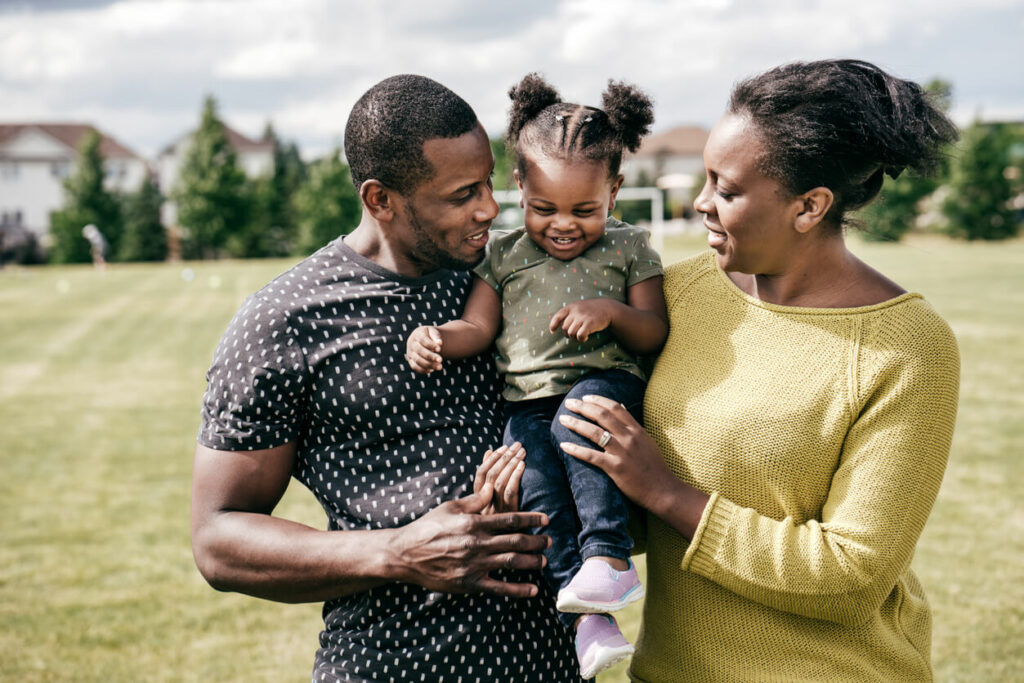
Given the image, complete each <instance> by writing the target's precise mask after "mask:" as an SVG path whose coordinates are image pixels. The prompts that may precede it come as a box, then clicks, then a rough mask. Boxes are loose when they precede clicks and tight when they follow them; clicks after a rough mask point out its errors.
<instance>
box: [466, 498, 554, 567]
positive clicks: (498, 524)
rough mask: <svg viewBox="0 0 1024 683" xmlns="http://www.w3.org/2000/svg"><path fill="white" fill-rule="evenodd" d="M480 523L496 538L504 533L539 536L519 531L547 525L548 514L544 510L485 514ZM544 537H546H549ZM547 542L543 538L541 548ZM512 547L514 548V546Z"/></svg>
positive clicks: (483, 528)
mask: <svg viewBox="0 0 1024 683" xmlns="http://www.w3.org/2000/svg"><path fill="white" fill-rule="evenodd" d="M488 483H489V482H488ZM478 523H479V525H480V526H479V528H480V530H481V531H483V532H485V533H487V534H490V535H491V536H494V537H496V538H501V537H503V536H502V535H503V534H504V535H517V534H518V535H522V536H524V537H526V538H538V537H537V536H530V535H529V534H528V533H519V532H528V531H529V530H530V529H534V528H536V527H542V526H547V525H548V516H547V515H545V514H544V513H543V512H502V513H499V514H495V515H485V516H483V517H481V518H480V519H479V520H478ZM542 538H544V539H546V538H547V537H542ZM547 543H548V541H547V540H542V542H541V550H543V549H544V548H546V547H547ZM510 549H513V550H514V548H510ZM530 550H531V551H532V550H535V548H533V547H532V546H531V547H530Z"/></svg>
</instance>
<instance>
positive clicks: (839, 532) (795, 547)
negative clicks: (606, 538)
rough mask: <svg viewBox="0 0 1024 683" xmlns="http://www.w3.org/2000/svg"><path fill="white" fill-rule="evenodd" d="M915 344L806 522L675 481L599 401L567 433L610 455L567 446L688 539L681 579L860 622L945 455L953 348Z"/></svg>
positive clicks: (899, 555) (953, 394)
mask: <svg viewBox="0 0 1024 683" xmlns="http://www.w3.org/2000/svg"><path fill="white" fill-rule="evenodd" d="M923 336H925V335H922V337H923ZM916 342H917V343H916V346H917V348H916V349H913V350H909V351H908V350H907V349H903V354H902V355H901V356H900V357H899V361H897V362H893V363H892V365H891V367H889V368H887V369H886V371H885V372H883V373H881V374H880V376H879V378H878V379H877V380H875V382H874V387H873V388H872V389H871V390H870V391H868V392H867V393H866V394H865V395H864V398H863V399H862V403H861V407H860V409H859V411H858V414H857V417H856V419H855V420H854V423H853V424H852V426H851V427H850V429H849V432H848V434H847V438H846V440H845V442H844V445H843V449H842V452H841V454H840V459H839V464H838V466H837V469H836V472H835V474H834V475H833V477H832V482H831V486H830V489H829V491H828V495H827V498H826V500H825V502H824V504H823V506H822V508H821V511H820V514H818V515H816V517H815V518H813V519H808V520H806V521H802V522H797V521H796V520H794V519H792V518H785V519H774V518H771V517H768V516H766V515H763V514H761V513H759V512H758V511H757V510H755V509H751V508H745V507H742V506H740V505H737V504H736V503H734V502H733V501H731V500H728V499H726V498H725V497H723V496H720V495H718V494H712V495H711V496H710V497H709V496H706V495H704V494H702V493H701V492H699V491H696V490H695V489H693V488H692V487H690V486H687V485H686V484H685V483H683V482H680V481H678V480H677V479H675V478H674V477H673V476H672V475H671V473H670V472H669V471H668V470H667V468H666V467H664V466H663V465H662V466H658V465H657V463H655V462H654V460H653V458H652V456H651V454H650V451H651V449H650V447H649V446H648V445H645V444H646V441H645V440H644V439H643V438H640V436H639V435H638V434H637V432H636V430H637V429H639V425H636V426H634V425H632V424H630V423H629V422H628V421H627V420H626V418H627V417H628V416H623V415H622V414H624V413H625V411H623V410H620V409H618V408H617V407H615V406H610V407H609V406H608V405H607V404H603V403H602V400H601V399H599V398H596V397H595V398H593V399H590V400H586V401H584V402H582V403H580V404H579V405H578V406H577V408H578V410H579V412H580V414H581V415H583V416H585V417H587V418H588V419H591V420H594V421H595V422H597V423H598V424H599V425H600V426H596V427H595V426H592V425H588V424H587V423H586V422H584V421H583V420H575V421H570V422H568V423H567V426H568V427H570V428H572V429H574V430H575V431H577V432H579V433H580V434H582V435H584V436H587V437H588V438H591V439H595V440H598V442H599V439H600V435H601V433H602V431H603V430H604V429H607V430H608V432H609V433H610V434H611V439H610V440H609V441H608V445H607V447H606V449H605V451H604V452H601V451H595V450H593V449H586V448H581V447H578V446H571V445H563V448H565V450H566V451H567V452H569V453H570V454H572V455H574V456H576V457H579V458H581V459H583V460H585V461H587V462H591V463H593V464H595V465H597V466H598V467H601V468H602V469H604V470H605V471H607V472H608V474H609V475H610V476H611V477H612V478H613V479H614V480H615V481H616V483H617V484H619V485H620V487H621V488H622V490H623V492H624V493H626V495H628V496H630V497H631V498H633V499H634V500H636V501H637V502H638V503H640V504H642V505H644V506H646V507H648V509H649V510H651V512H653V513H654V514H656V515H658V516H659V517H661V518H662V519H663V520H664V521H665V522H666V523H667V524H669V525H670V526H672V527H673V528H675V529H676V530H677V531H678V532H679V533H680V534H682V535H683V536H684V537H686V538H689V539H691V544H690V546H689V548H688V549H687V551H686V554H685V556H684V558H683V562H682V568H683V569H684V570H687V571H691V572H694V573H696V574H699V575H701V576H703V577H705V578H707V579H709V580H711V581H714V582H716V583H718V584H719V585H721V586H723V587H724V588H727V589H728V590H730V591H732V592H734V593H737V594H738V595H741V596H743V597H745V598H747V599H750V600H753V601H755V602H758V603H760V604H763V605H767V606H769V607H772V608H773V609H777V610H780V611H785V612H791V613H795V614H800V615H802V616H807V617H812V618H815V619H823V620H827V621H832V622H835V623H839V624H843V625H856V624H859V623H862V622H863V621H865V620H867V619H870V618H871V617H872V616H873V615H874V614H876V613H877V612H878V610H879V609H880V608H881V605H882V603H883V602H884V601H885V600H886V599H887V598H888V597H889V595H890V594H891V592H892V590H893V587H894V586H895V585H896V582H897V580H898V579H899V577H900V575H901V574H902V572H903V571H905V570H906V568H907V567H908V566H909V564H910V561H911V559H912V557H913V551H914V547H915V546H916V544H917V541H918V538H919V537H920V534H921V531H922V529H923V527H924V524H925V521H926V520H927V518H928V515H929V513H930V511H931V508H932V505H933V504H934V501H935V498H936V496H937V494H938V490H939V485H940V483H941V481H942V475H943V472H944V470H945V466H946V460H947V457H948V454H949V447H950V442H951V438H952V432H953V425H954V423H955V419H956V406H957V393H958V392H957V386H958V378H959V373H958V367H959V361H958V356H957V352H956V344H955V340H953V339H952V336H951V335H950V336H949V337H948V338H944V339H940V338H925V339H919V340H916ZM620 413H621V414H620ZM627 454H628V457H627ZM709 457H710V456H709ZM796 476H798V475H796ZM702 500H703V505H702V503H701V501H702ZM698 513H699V514H698Z"/></svg>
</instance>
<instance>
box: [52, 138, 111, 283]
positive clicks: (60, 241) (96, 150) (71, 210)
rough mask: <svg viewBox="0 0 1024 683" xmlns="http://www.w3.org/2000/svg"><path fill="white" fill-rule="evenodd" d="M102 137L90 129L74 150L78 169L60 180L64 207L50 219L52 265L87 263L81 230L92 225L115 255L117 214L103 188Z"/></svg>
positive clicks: (87, 256)
mask: <svg viewBox="0 0 1024 683" xmlns="http://www.w3.org/2000/svg"><path fill="white" fill-rule="evenodd" d="M101 142H102V138H101V137H100V134H99V133H98V132H96V131H95V130H90V131H89V132H88V133H86V135H85V137H84V138H82V142H81V145H80V147H79V150H78V166H77V167H76V169H75V172H74V174H72V175H71V177H69V178H68V179H67V180H66V181H64V192H65V195H66V201H65V204H64V208H63V209H62V210H60V211H55V212H54V213H53V214H51V216H50V234H51V236H52V237H53V240H54V242H53V247H52V249H51V250H50V260H51V261H53V262H54V263H88V262H89V261H91V260H92V256H91V252H90V250H89V243H88V242H87V241H86V239H85V237H83V236H82V228H84V227H85V226H86V225H89V224H92V225H95V226H96V227H97V229H98V230H99V231H100V233H102V234H103V237H104V238H106V241H107V244H108V245H109V247H110V253H111V254H117V249H118V247H119V246H120V241H121V225H122V223H121V211H120V207H119V205H118V200H117V197H116V196H115V195H113V194H112V193H110V192H108V191H107V190H106V188H104V187H103V178H104V171H103V155H102V154H100V143H101Z"/></svg>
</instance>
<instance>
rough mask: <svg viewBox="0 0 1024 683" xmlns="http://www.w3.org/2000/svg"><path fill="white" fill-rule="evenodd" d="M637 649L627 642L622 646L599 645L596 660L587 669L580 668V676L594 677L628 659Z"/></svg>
mask: <svg viewBox="0 0 1024 683" xmlns="http://www.w3.org/2000/svg"><path fill="white" fill-rule="evenodd" d="M635 651H636V649H635V648H634V647H633V646H632V645H630V644H628V643H627V644H626V645H623V646H620V647H599V648H598V650H597V654H596V655H595V656H594V662H593V663H592V664H591V665H590V666H589V667H587V668H586V669H583V668H581V669H580V676H582V677H583V678H593V677H594V676H596V675H597V674H599V673H601V672H602V671H604V670H606V669H610V668H611V667H613V666H615V665H616V664H618V663H619V662H621V661H622V660H624V659H628V658H629V657H630V656H631V655H632V654H633V653H634V652H635Z"/></svg>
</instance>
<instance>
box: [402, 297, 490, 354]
mask: <svg viewBox="0 0 1024 683" xmlns="http://www.w3.org/2000/svg"><path fill="white" fill-rule="evenodd" d="M499 330H501V297H500V296H499V295H498V292H497V291H495V290H494V288H493V287H491V286H490V285H489V284H487V283H486V282H484V281H483V280H481V279H480V278H476V277H475V278H473V288H472V289H471V290H470V292H469V298H468V299H467V300H466V308H465V309H464V310H463V311H462V317H461V318H459V319H458V320H452V321H451V322H447V323H445V324H444V325H438V326H437V327H434V326H430V325H425V326H423V327H417V328H416V329H415V330H413V331H412V334H410V335H409V339H408V341H406V359H407V360H408V361H409V365H411V366H412V368H413V370H416V371H417V372H423V373H429V372H433V371H434V370H440V369H441V363H442V362H443V361H444V359H449V360H451V359H455V358H468V357H470V356H475V355H477V354H479V353H483V352H484V351H486V350H487V348H488V347H490V345H491V343H493V342H494V338H495V337H497V336H498V332H499Z"/></svg>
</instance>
